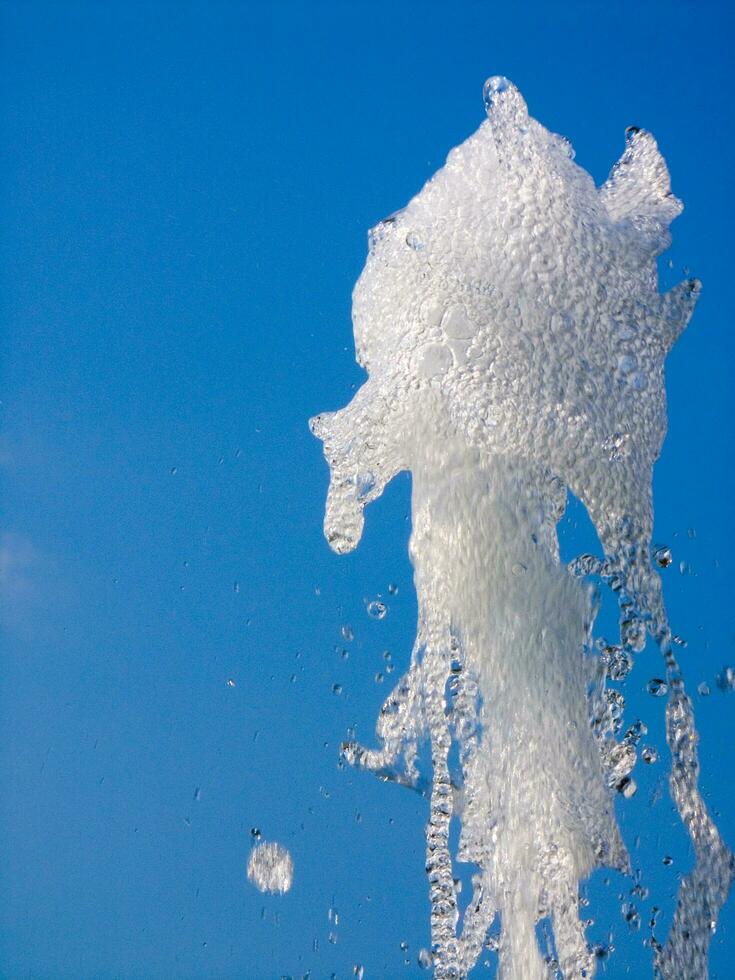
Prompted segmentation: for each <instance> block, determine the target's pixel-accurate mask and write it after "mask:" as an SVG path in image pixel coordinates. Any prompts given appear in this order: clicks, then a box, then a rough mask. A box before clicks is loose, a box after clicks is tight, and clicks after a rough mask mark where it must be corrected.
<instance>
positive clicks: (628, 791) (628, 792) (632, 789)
mask: <svg viewBox="0 0 735 980" xmlns="http://www.w3.org/2000/svg"><path fill="white" fill-rule="evenodd" d="M618 792H619V793H620V795H621V796H623V797H624V799H626V800H629V799H631V797H633V796H635V794H636V793H637V792H638V786H637V784H636V781H635V779H631V778H630V777H629V776H626V777H625V779H621V780H620V782H619V783H618Z"/></svg>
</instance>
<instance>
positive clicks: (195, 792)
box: [194, 786, 202, 800]
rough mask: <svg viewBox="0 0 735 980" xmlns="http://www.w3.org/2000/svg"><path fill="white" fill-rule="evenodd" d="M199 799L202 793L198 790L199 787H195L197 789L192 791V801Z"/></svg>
mask: <svg viewBox="0 0 735 980" xmlns="http://www.w3.org/2000/svg"><path fill="white" fill-rule="evenodd" d="M201 798H202V791H201V789H200V788H199V787H198V786H197V788H196V789H195V790H194V799H195V800H200V799H201Z"/></svg>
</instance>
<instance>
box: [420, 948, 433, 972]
mask: <svg viewBox="0 0 735 980" xmlns="http://www.w3.org/2000/svg"><path fill="white" fill-rule="evenodd" d="M417 962H418V964H419V966H420V967H421V969H422V970H430V969H431V967H432V966H433V965H434V957H433V956H432V955H431V953H430V952H429V950H428V949H420V950H419V955H418V957H417Z"/></svg>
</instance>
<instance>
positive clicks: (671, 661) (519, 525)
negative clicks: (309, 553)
mask: <svg viewBox="0 0 735 980" xmlns="http://www.w3.org/2000/svg"><path fill="white" fill-rule="evenodd" d="M484 98H485V105H486V108H487V115H488V119H487V120H486V121H485V122H483V124H482V125H481V126H480V128H479V129H478V131H477V132H476V133H475V134H474V135H473V136H471V137H470V138H469V139H468V140H466V142H464V143H463V144H462V145H461V146H459V147H457V148H456V149H454V150H452V152H451V153H450V154H449V157H448V159H447V163H446V165H445V166H444V167H443V168H442V169H441V170H440V171H439V172H438V173H437V174H435V175H434V177H433V178H432V179H431V180H430V181H429V182H428V183H427V184H426V185H425V187H424V188H423V190H422V191H421V192H420V193H419V194H418V195H417V196H416V197H415V198H414V199H413V200H412V201H411V202H410V203H409V204H408V205H407V207H406V208H405V209H404V210H403V211H400V212H398V213H396V214H394V215H391V217H390V218H387V219H385V220H384V221H382V222H380V223H379V224H378V225H377V226H376V227H375V228H373V229H372V230H371V232H370V234H369V236H368V243H369V254H368V258H367V262H366V264H365V269H364V270H363V273H362V275H361V276H360V279H359V280H358V283H357V285H356V287H355V290H354V294H353V324H354V333H355V342H356V351H357V360H358V361H359V363H360V364H361V365H362V366H363V367H364V368H365V369H366V370H367V372H368V375H369V378H368V380H367V382H366V383H365V384H364V385H363V386H362V387H361V388H360V390H359V391H358V392H357V394H356V395H355V397H354V399H353V400H352V402H351V403H350V404H349V405H348V406H347V407H346V408H344V409H342V410H341V411H339V412H335V413H325V414H322V415H319V416H317V417H316V418H314V419H312V421H311V427H312V431H313V432H314V434H315V435H316V436H318V437H319V438H320V439H321V440H322V441H323V443H324V452H325V456H326V458H327V461H328V463H329V466H330V470H331V482H330V488H329V494H328V498H327V507H326V517H325V533H326V537H327V540H328V541H329V543H330V544H331V546H332V547H333V548H334V549H335V550H336V551H337V552H339V553H344V552H347V551H350V550H351V549H353V548H354V547H355V546H356V545H357V543H358V542H359V540H360V536H361V533H362V526H363V510H364V507H365V505H366V504H368V503H369V502H370V501H372V500H374V499H375V498H376V497H378V496H379V495H380V494H381V493H382V491H383V489H384V487H385V485H386V484H387V483H388V482H389V480H391V479H392V477H393V476H395V474H396V473H398V472H399V471H401V470H410V471H411V473H412V475H413V501H412V512H413V513H412V517H413V525H412V536H411V543H410V553H411V559H412V561H413V565H414V569H415V584H416V591H417V595H418V602H419V623H418V632H417V637H416V643H415V647H414V650H413V655H412V660H411V666H410V668H409V670H408V673H407V674H406V675H405V676H404V677H403V678H402V679H401V680H400V681H399V683H398V685H397V687H396V688H395V690H394V691H393V692H392V693H391V695H390V696H389V698H388V699H387V701H386V702H385V705H384V707H383V709H382V711H381V714H380V717H379V719H378V724H377V735H378V738H379V742H380V747H379V748H377V749H367V748H364V747H362V746H360V745H357V744H355V743H348V744H347V745H346V746H345V748H344V755H345V758H346V759H347V760H348V761H350V762H351V763H353V764H354V765H359V766H362V767H364V768H367V769H370V770H373V771H376V772H378V773H379V774H381V775H382V776H384V777H385V775H386V774H391V776H392V778H393V779H395V780H396V781H398V782H401V783H408V784H414V785H416V784H417V783H418V780H419V773H418V768H417V761H416V760H417V756H418V746H419V743H420V742H421V741H422V740H423V739H424V738H425V737H427V736H428V737H429V739H430V743H431V757H432V764H433V780H432V789H431V813H430V819H429V823H428V827H427V861H426V868H427V874H428V877H429V887H430V898H431V928H432V950H431V961H432V963H433V966H434V971H435V976H437V977H443V978H448V977H462V976H465V975H466V974H467V973H468V972H469V970H470V969H471V968H472V966H473V965H474V964H475V963H476V962H477V960H478V957H479V956H480V953H481V951H482V949H483V945H485V944H486V942H487V940H488V930H489V928H490V926H491V925H492V923H493V921H494V920H495V918H496V916H497V915H499V916H500V924H501V934H500V940H499V942H498V945H497V948H498V953H499V972H498V975H499V976H500V977H502V978H503V980H540V978H542V977H545V976H547V966H546V964H545V962H544V959H543V957H542V955H541V952H540V950H539V946H538V943H537V940H536V929H535V927H536V923H537V922H538V920H539V919H540V918H542V917H548V918H549V920H550V924H551V926H552V928H553V933H554V945H555V949H556V959H557V962H558V968H559V970H560V972H561V974H562V975H563V976H564V978H565V980H570V978H581V977H588V978H589V977H591V976H592V975H593V974H594V970H595V961H596V959H598V958H599V957H598V956H597V954H596V953H595V951H593V950H591V949H590V948H589V947H588V944H587V940H586V936H585V932H584V926H583V924H582V922H581V920H580V915H579V882H580V880H581V879H584V878H586V877H587V876H589V874H590V873H591V872H592V870H593V869H594V868H596V867H598V866H601V865H607V866H610V867H615V868H618V869H620V870H628V868H629V862H628V856H627V852H626V849H625V846H624V843H623V841H622V838H621V836H620V833H619V830H618V826H617V822H616V818H615V808H614V799H613V796H614V792H615V790H618V791H619V792H620V794H621V795H622V796H624V797H631V796H633V794H634V793H635V788H636V786H635V781H634V780H632V779H631V778H630V776H629V773H630V771H631V770H632V768H633V766H634V765H635V762H636V758H637V749H636V745H637V742H638V740H639V738H640V737H641V734H645V726H643V725H642V724H638V725H637V726H636V725H634V726H632V727H631V728H630V729H629V730H628V731H627V732H626V733H625V735H623V736H622V738H621V740H620V741H618V739H617V738H616V735H619V734H620V732H621V731H622V729H623V711H624V698H623V695H622V694H621V693H620V692H619V691H618V690H616V689H614V688H611V687H609V686H608V684H609V682H610V681H611V680H621V679H622V678H624V677H625V675H626V674H627V673H628V671H629V670H630V668H631V666H632V662H633V654H634V653H636V652H638V651H639V650H640V649H642V647H643V645H644V644H645V639H646V632H648V633H649V634H650V635H651V636H652V637H653V638H654V639H655V641H656V642H657V644H658V645H659V647H660V650H661V652H662V654H663V657H664V663H665V668H666V671H665V675H666V676H665V678H663V677H662V678H660V679H657V680H658V681H660V685H657V691H658V692H659V693H661V694H664V693H667V694H668V703H667V708H666V727H667V738H668V743H669V747H670V749H671V753H672V760H673V762H672V771H671V791H672V796H673V798H674V801H675V803H676V805H677V807H678V809H679V812H680V814H681V817H682V820H683V821H684V823H685V825H686V828H687V830H688V832H689V834H690V837H691V839H692V843H693V846H694V851H695V855H696V863H695V866H694V869H693V870H692V871H691V872H690V874H689V875H688V876H687V877H686V878H684V879H683V880H682V882H681V885H680V892H679V900H678V906H677V910H676V913H675V916H674V921H673V925H672V928H671V932H670V935H669V938H668V940H667V942H666V944H665V945H664V946H659V945H658V944H655V945H654V948H655V958H656V968H657V970H658V971H659V973H660V975H661V976H662V977H666V978H687V980H693V978H698V977H704V976H706V970H707V951H708V945H709V940H710V937H711V935H712V930H713V923H714V922H715V921H716V918H717V914H718V911H719V909H720V907H721V905H722V903H723V902H724V900H725V898H726V896H727V892H728V888H729V885H730V879H731V875H732V861H731V855H730V852H729V851H728V850H727V848H726V847H725V845H724V844H723V842H722V840H721V838H720V836H719V834H718V832H717V829H716V827H715V826H714V824H713V822H712V820H711V818H710V817H709V814H708V813H707V810H706V808H705V806H704V803H703V802H702V799H701V797H700V795H699V791H698V788H697V777H698V762H697V755H696V741H697V736H696V731H695V728H694V721H693V716H692V709H691V703H690V701H689V698H688V697H687V695H686V693H685V690H684V683H683V680H682V677H681V673H680V671H679V668H678V665H677V662H676V660H675V657H674V654H673V652H672V643H671V633H670V630H669V627H668V623H667V619H666V613H665V609H664V605H663V600H662V595H661V586H660V579H659V577H658V572H657V571H656V570H655V568H654V565H653V563H652V560H651V529H652V522H653V512H652V501H651V475H652V467H653V464H654V461H655V460H656V458H657V456H658V453H659V450H660V447H661V443H662V440H663V437H664V433H665V429H666V408H665V393H664V379H663V364H664V358H665V356H666V354H667V352H668V350H669V349H670V348H671V346H672V344H673V343H674V341H675V340H676V338H677V337H678V336H679V334H680V333H681V331H682V330H683V329H684V327H685V326H686V324H687V322H688V320H689V317H690V316H691V313H692V310H693V308H694V304H695V302H696V299H697V296H698V293H699V283H698V282H697V281H696V280H689V281H686V282H683V283H681V284H680V285H679V286H677V287H675V288H674V289H672V290H671V291H670V292H668V293H665V294H664V295H661V294H660V293H659V292H658V288H657V276H656V264H655V262H656V257H657V256H658V255H659V254H660V253H661V252H663V251H664V250H665V249H666V248H667V247H668V245H669V242H670V236H669V224H670V222H671V221H672V220H673V218H675V217H676V216H677V215H678V214H679V212H680V211H681V204H680V202H679V201H678V200H677V199H676V198H675V197H674V196H673V194H672V193H671V190H670V185H669V176H668V172H667V169H666V165H665V163H664V160H663V158H662V157H661V155H660V153H659V151H658V148H657V146H656V143H655V141H654V139H653V137H652V136H651V135H650V134H648V133H647V132H645V131H644V130H641V129H638V128H636V127H631V128H630V129H629V130H628V131H627V132H626V146H625V150H624V153H623V156H622V157H621V159H620V160H619V161H618V163H617V164H616V165H615V167H614V168H613V170H612V173H611V174H610V177H609V179H608V180H607V182H606V183H605V184H604V185H603V186H602V187H601V188H599V189H598V188H596V187H595V186H594V184H593V182H592V179H591V178H590V177H589V175H588V174H587V173H586V172H585V171H584V170H582V169H581V168H580V167H578V166H577V165H576V164H575V163H574V162H573V156H574V154H573V151H572V150H571V147H570V145H569V143H568V141H567V140H565V139H564V138H563V137H560V136H556V135H554V134H552V133H549V132H548V131H547V130H546V129H544V128H543V126H541V125H540V124H539V123H538V122H536V121H535V120H534V119H532V118H531V117H529V115H528V112H527V109H526V104H525V102H524V100H523V98H522V96H521V94H520V92H519V91H518V89H517V88H516V87H515V86H514V85H513V84H512V83H511V82H509V81H508V80H507V79H505V78H500V77H495V78H492V79H490V80H489V81H488V82H487V83H486V85H485V89H484ZM568 490H571V491H572V492H573V493H574V494H575V495H576V496H577V497H578V498H579V499H580V500H581V501H582V503H583V504H584V505H585V507H586V509H587V511H588V513H589V515H590V517H591V519H592V521H593V522H594V525H595V527H596V529H597V533H598V536H599V539H600V542H601V544H602V547H603V549H604V557H602V558H599V557H595V556H594V555H585V556H583V557H582V558H580V559H579V560H577V561H576V562H574V563H572V565H570V566H569V567H565V566H564V565H562V564H561V562H560V559H559V549H558V542H557V524H558V522H559V519H560V518H561V516H562V514H563V512H564V508H565V503H566V498H567V492H568ZM666 563H667V562H666V561H665V560H661V556H659V558H658V560H657V564H660V565H662V566H663V565H665V564H666ZM585 575H595V576H598V577H599V578H600V579H601V580H602V582H604V583H606V584H608V585H609V586H610V588H611V589H612V591H613V593H614V594H615V596H616V597H617V599H618V602H619V604H620V620H621V637H620V644H619V646H614V645H610V644H607V643H606V642H603V643H601V644H595V643H594V642H593V639H592V624H593V620H594V609H593V605H592V602H591V600H590V597H589V595H588V592H587V590H586V588H585V585H584V583H583V582H582V581H580V579H581V577H582V576H585ZM453 743H456V744H457V746H458V759H459V771H457V772H454V771H453V768H452V767H451V766H450V749H451V748H452V745H453ZM647 755H648V753H647ZM452 757H453V756H452ZM647 761H653V760H652V759H651V758H650V756H649V757H648V758H647ZM453 816H456V817H458V818H459V820H460V822H461V833H460V838H459V847H458V852H457V854H456V855H455V859H456V860H458V861H464V862H471V863H472V864H474V865H475V866H476V867H477V869H478V870H477V873H476V874H475V875H474V891H473V894H472V896H471V898H470V900H469V902H468V904H467V905H466V907H465V908H464V910H463V911H461V910H460V908H459V903H458V893H457V888H456V884H455V875H454V873H453V867H452V855H451V853H450V848H449V828H450V822H451V820H452V817H453ZM631 921H632V919H631Z"/></svg>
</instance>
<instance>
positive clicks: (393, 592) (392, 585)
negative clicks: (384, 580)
mask: <svg viewBox="0 0 735 980" xmlns="http://www.w3.org/2000/svg"><path fill="white" fill-rule="evenodd" d="M388 592H389V593H390V595H398V586H397V585H396V584H395V582H391V583H390V585H389V586H388Z"/></svg>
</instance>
